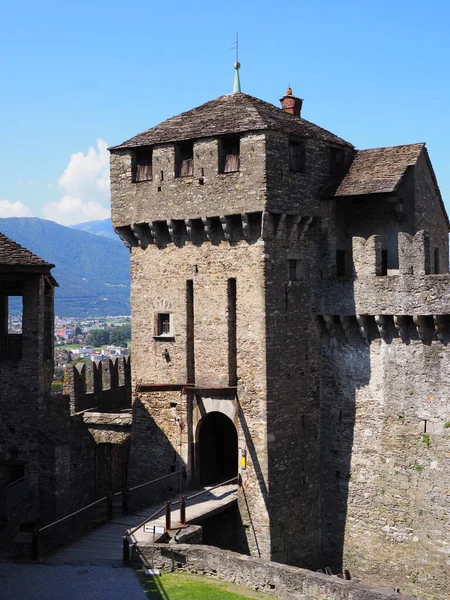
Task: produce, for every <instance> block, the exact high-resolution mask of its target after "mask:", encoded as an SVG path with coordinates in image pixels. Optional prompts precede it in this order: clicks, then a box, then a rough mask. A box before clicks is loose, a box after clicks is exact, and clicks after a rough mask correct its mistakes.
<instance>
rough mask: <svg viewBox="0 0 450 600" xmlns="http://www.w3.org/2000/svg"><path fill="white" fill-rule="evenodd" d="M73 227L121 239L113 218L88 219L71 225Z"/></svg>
mask: <svg viewBox="0 0 450 600" xmlns="http://www.w3.org/2000/svg"><path fill="white" fill-rule="evenodd" d="M71 229H80V230H81V231H87V232H88V233H94V234H95V235H100V236H102V237H106V238H111V239H113V240H117V241H120V239H119V236H118V235H117V233H115V231H114V229H113V226H112V225H111V219H103V221H86V222H85V223H79V224H78V225H71Z"/></svg>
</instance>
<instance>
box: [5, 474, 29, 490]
mask: <svg viewBox="0 0 450 600" xmlns="http://www.w3.org/2000/svg"><path fill="white" fill-rule="evenodd" d="M21 481H25V477H19V478H18V479H14V481H10V482H9V483H7V484H6V485H5V487H4V489H6V488H12V487H14V486H15V485H17V484H18V483H20V482H21Z"/></svg>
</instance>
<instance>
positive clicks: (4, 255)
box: [0, 232, 55, 273]
mask: <svg viewBox="0 0 450 600" xmlns="http://www.w3.org/2000/svg"><path fill="white" fill-rule="evenodd" d="M54 266H55V265H52V264H50V263H48V262H46V261H45V260H44V259H42V258H39V256H36V254H33V253H32V252H30V251H29V250H27V249H26V248H24V247H23V246H21V245H20V244H18V243H17V242H14V241H13V240H11V239H10V238H9V237H7V236H6V235H5V234H4V233H1V232H0V269H1V268H2V267H8V268H9V269H11V268H18V269H19V270H24V268H25V269H26V270H31V271H34V272H38V273H47V272H49V271H50V269H52V268H53V267H54Z"/></svg>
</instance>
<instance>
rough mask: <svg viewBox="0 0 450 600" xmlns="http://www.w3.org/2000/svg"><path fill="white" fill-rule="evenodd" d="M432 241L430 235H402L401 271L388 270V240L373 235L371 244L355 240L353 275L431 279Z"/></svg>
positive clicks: (358, 238)
mask: <svg viewBox="0 0 450 600" xmlns="http://www.w3.org/2000/svg"><path fill="white" fill-rule="evenodd" d="M430 251H431V248H430V238H429V235H428V233H427V232H426V231H418V232H417V233H416V234H415V235H414V236H411V235H409V234H408V233H404V232H400V233H399V234H398V270H397V269H390V270H388V269H387V258H388V256H387V253H388V252H389V250H388V249H387V247H386V238H385V236H383V235H372V236H371V237H370V238H368V239H367V240H366V239H364V238H361V237H354V238H353V240H352V253H353V273H354V276H355V277H357V278H358V277H371V276H386V275H428V274H430V262H431V260H430V259H431V256H430Z"/></svg>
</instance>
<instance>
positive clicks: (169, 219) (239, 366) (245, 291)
mask: <svg viewBox="0 0 450 600" xmlns="http://www.w3.org/2000/svg"><path fill="white" fill-rule="evenodd" d="M330 148H335V149H336V150H338V151H339V152H342V154H343V156H344V164H345V163H346V162H348V161H349V160H351V157H352V155H353V148H352V146H351V145H350V144H349V143H347V142H345V141H344V140H342V139H340V138H338V137H337V136H335V135H333V134H331V133H329V132H328V131H325V130H324V129H321V128H320V127H317V126H316V125H313V124H311V123H309V122H307V121H304V120H302V119H301V118H299V116H297V115H293V114H289V113H288V112H286V111H283V110H281V109H279V108H277V107H275V106H273V105H271V104H268V103H266V102H263V101H261V100H258V99H257V98H254V97H252V96H249V95H246V94H242V93H234V94H231V95H227V96H222V97H220V98H217V99H216V100H212V101H211V102H207V103H206V104H204V105H202V106H200V107H198V108H196V109H194V110H192V111H189V112H186V113H183V114H181V115H179V116H177V117H173V118H172V119H169V120H168V121H165V122H164V123H162V124H160V125H158V126H157V127H155V128H153V129H150V130H149V131H147V132H144V133H143V134H140V135H138V136H135V137H134V138H131V139H130V140H128V141H127V142H125V143H123V144H121V145H119V146H115V147H114V148H111V190H112V218H113V225H114V227H115V228H116V231H117V232H118V233H119V234H120V235H121V237H122V239H123V240H124V242H125V243H126V244H127V245H129V246H130V248H131V272H132V276H131V277H132V282H131V304H132V324H133V325H132V327H133V341H132V348H133V360H132V378H133V387H134V388H135V389H137V392H136V396H135V399H134V407H135V411H134V415H135V423H134V435H133V451H132V452H133V462H132V465H133V466H132V473H131V475H132V477H133V478H134V480H135V481H137V482H139V481H145V480H149V479H151V478H153V477H157V476H161V475H165V474H167V473H170V470H171V469H172V470H175V469H178V467H179V465H180V464H181V463H183V464H185V465H186V466H187V470H188V477H189V478H190V479H191V480H192V481H193V482H198V483H202V484H208V483H215V482H217V480H219V479H220V478H221V477H222V478H225V479H226V478H227V477H228V476H229V477H232V476H233V475H234V474H235V473H236V471H237V465H238V455H239V457H240V464H241V465H242V466H241V467H240V473H241V476H242V480H243V491H241V494H240V503H239V505H240V511H241V516H242V519H243V523H244V526H245V531H246V532H247V543H248V546H249V548H250V550H251V552H252V553H255V554H261V555H263V556H265V557H272V558H274V559H275V560H279V561H285V562H292V563H296V564H302V565H305V566H315V565H317V564H319V552H320V550H319V547H320V535H319V531H320V523H319V522H320V508H319V497H320V492H319V471H318V469H317V465H318V464H319V454H320V448H319V385H318V384H317V377H318V373H317V369H318V360H319V356H318V349H319V344H318V343H317V341H316V338H317V336H318V329H317V327H316V324H315V321H314V319H312V318H311V312H310V294H309V291H308V290H309V288H310V285H311V272H312V271H314V267H313V265H311V264H310V261H311V260H312V261H313V262H314V261H316V260H318V258H317V257H316V256H315V254H316V253H317V248H316V246H315V244H314V243H312V241H311V240H314V239H316V238H317V236H319V237H320V236H321V233H320V224H319V222H320V218H321V217H323V216H325V215H326V214H328V212H329V210H330V207H329V206H328V205H326V204H324V203H320V202H319V201H318V198H319V197H320V194H321V192H322V190H323V189H324V188H325V187H326V186H328V185H329V184H331V183H332V180H333V176H332V175H330V171H329V169H328V160H329V154H330ZM308 248H310V250H308ZM311 257H312V258H311ZM313 277H315V275H314V273H313ZM294 514H295V526H293V523H292V517H293V515H294ZM299 532H301V534H300V535H299Z"/></svg>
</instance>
